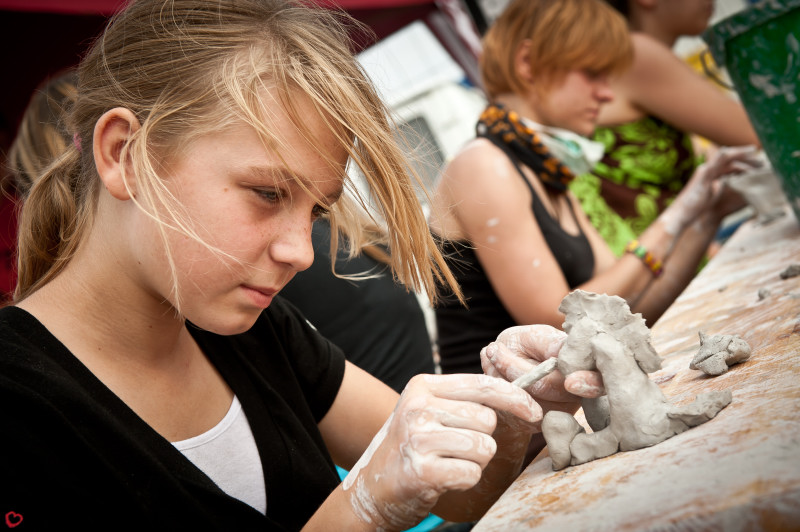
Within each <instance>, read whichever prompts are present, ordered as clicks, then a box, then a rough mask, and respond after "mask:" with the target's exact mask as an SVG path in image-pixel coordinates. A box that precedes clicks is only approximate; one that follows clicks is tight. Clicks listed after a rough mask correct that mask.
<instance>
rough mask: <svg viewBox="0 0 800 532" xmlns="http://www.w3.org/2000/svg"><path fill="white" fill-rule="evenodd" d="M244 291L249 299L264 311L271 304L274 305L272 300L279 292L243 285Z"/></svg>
mask: <svg viewBox="0 0 800 532" xmlns="http://www.w3.org/2000/svg"><path fill="white" fill-rule="evenodd" d="M242 289H244V292H245V294H247V297H249V298H250V301H252V302H253V304H255V306H257V307H259V308H262V309H265V308H267V307H268V306H269V305H270V303H272V298H274V297H275V294H276V293H277V292H278V291H277V290H271V289H268V288H258V287H253V286H247V285H242Z"/></svg>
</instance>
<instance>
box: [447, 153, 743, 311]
mask: <svg viewBox="0 0 800 532" xmlns="http://www.w3.org/2000/svg"><path fill="white" fill-rule="evenodd" d="M751 152H752V150H751V149H750V148H732V149H725V150H720V151H719V153H718V154H717V155H716V156H715V158H714V159H713V161H709V162H708V163H705V164H704V165H703V166H702V167H701V168H699V169H698V170H697V171H696V172H695V175H694V177H693V178H692V180H691V181H690V183H689V184H687V186H686V187H684V190H683V191H682V192H681V193H680V194H679V196H678V197H677V198H676V200H675V201H674V202H673V203H672V205H670V207H668V208H667V209H666V210H665V212H664V213H662V215H661V216H660V217H659V218H658V219H657V220H656V222H655V223H653V224H652V225H651V226H650V227H649V228H648V229H647V230H646V231H645V232H644V233H643V234H642V235H641V237H640V238H639V240H640V243H641V244H642V245H643V246H644V247H645V248H646V249H647V250H649V251H650V252H651V253H652V254H653V255H654V256H655V257H656V258H658V259H660V260H662V261H667V264H666V265H665V269H667V268H669V269H671V270H674V272H673V273H672V274H670V276H669V277H667V278H665V279H664V280H663V281H662V282H661V283H660V285H659V287H660V288H661V289H662V290H663V291H661V292H660V295H659V297H660V298H661V301H660V302H656V300H655V299H654V298H655V296H654V295H652V294H651V296H650V298H648V299H642V300H640V296H641V295H642V294H643V292H644V291H645V290H648V287H649V286H650V285H652V284H653V280H654V277H653V273H652V271H651V270H650V269H649V268H648V267H647V266H646V265H645V264H644V262H643V261H642V260H641V259H639V258H638V257H636V256H634V255H632V254H626V255H625V256H623V257H621V258H620V259H618V260H614V259H613V254H612V253H611V251H610V250H609V249H608V245H607V244H606V243H605V242H604V241H603V240H602V238H600V237H599V235H597V233H596V231H595V230H594V229H593V228H592V227H591V224H590V223H589V222H588V219H587V218H586V215H585V214H584V213H583V212H582V210H581V209H580V207H579V205H578V204H577V202H574V201H573V206H574V208H575V211H576V216H577V218H578V223H580V224H581V226H582V229H583V232H584V234H586V235H587V238H588V239H589V242H590V244H591V246H592V250H593V253H594V256H595V259H596V261H597V262H596V269H595V275H594V276H593V277H592V279H590V280H589V281H587V282H586V283H584V284H582V285H581V286H579V287H577V288H580V289H582V290H586V291H589V292H595V293H606V294H613V295H617V296H620V297H622V298H624V299H626V300H627V301H628V302H629V303H633V302H637V301H639V302H640V304H639V305H636V306H632V309H633V310H634V312H642V314H643V315H644V317H645V318H646V319H648V320H650V321H651V322H652V321H654V320H655V319H656V318H657V317H658V316H660V313H661V312H663V310H664V308H665V307H664V304H665V302H670V303H671V302H672V301H673V300H674V299H675V298H676V297H677V296H678V294H680V292H681V291H682V290H683V288H684V287H685V286H686V284H687V283H688V282H689V280H691V277H692V276H693V275H694V273H695V271H696V266H697V264H698V262H699V260H700V258H701V257H702V253H701V252H700V247H701V246H700V244H699V243H700V242H702V241H703V239H704V238H707V237H708V235H712V236H713V230H714V229H713V228H711V227H705V228H704V229H703V233H702V234H701V235H694V236H693V237H692V239H694V241H695V242H696V244H695V245H691V246H690V245H686V246H677V245H676V243H677V242H678V239H679V238H680V237H681V235H682V233H683V231H684V229H686V228H687V227H688V226H690V224H692V222H694V221H695V220H698V221H700V220H703V221H708V220H707V219H706V218H704V217H701V215H702V214H703V213H704V212H706V211H708V210H709V209H710V208H711V205H712V203H711V200H712V196H713V194H712V187H713V183H714V181H715V180H716V179H717V178H718V177H719V176H721V175H724V174H726V173H730V172H733V171H736V170H738V169H739V168H740V167H739V166H737V165H741V164H742V161H746V160H750V158H751V157H750V156H751V155H753V154H752V153H751ZM751 164H756V163H755V161H751ZM440 189H441V190H440ZM440 192H441V193H442V194H443V195H446V197H447V198H448V201H449V202H450V205H451V207H450V209H451V212H453V213H454V218H455V220H456V222H457V225H458V227H459V230H460V232H461V233H462V236H464V237H466V238H467V239H468V240H469V241H470V242H472V243H473V244H474V245H475V250H476V254H477V255H478V258H479V260H480V261H481V265H482V266H483V268H484V270H485V271H486V274H487V276H488V277H489V280H490V282H491V284H492V287H493V289H494V291H495V293H496V294H497V296H498V297H499V298H500V300H501V301H502V302H503V305H504V306H505V308H506V309H507V310H508V311H509V313H510V314H511V316H512V317H513V318H514V319H515V321H516V322H517V323H520V324H533V323H540V324H548V325H552V326H554V327H561V325H562V323H563V315H562V314H561V313H560V312H559V311H558V306H559V305H560V303H561V300H562V299H563V298H564V297H565V296H566V295H567V294H568V293H569V292H570V288H569V286H568V284H567V282H566V280H565V279H564V276H563V274H562V273H561V269H560V268H559V266H558V263H557V262H556V260H555V258H554V257H553V254H552V253H551V251H550V248H549V246H548V245H547V242H546V241H545V239H544V236H543V235H542V232H541V230H540V229H539V226H538V224H537V223H536V219H535V217H534V215H533V213H532V211H531V195H530V191H529V190H528V188H527V186H526V185H525V184H524V182H523V181H522V177H521V176H520V175H519V173H518V172H517V170H516V168H514V166H513V165H512V164H511V162H510V161H509V160H508V158H507V157H506V155H505V154H504V153H503V152H501V151H500V150H499V149H497V148H495V147H494V146H493V145H491V144H490V143H488V142H486V141H484V142H481V143H480V144H478V143H477V142H476V143H474V145H473V146H472V147H471V148H469V149H468V150H467V151H464V152H462V153H461V154H460V155H459V156H457V157H456V159H455V160H454V161H453V162H452V163H451V164H450V165H449V166H448V168H447V170H446V172H445V174H444V175H443V177H442V182H441V183H440V184H439V187H438V188H437V194H439V193H440ZM567 197H569V196H567ZM570 201H572V200H570ZM561 219H562V224H566V221H567V220H571V215H570V214H569V213H568V211H566V209H565V208H564V209H562V213H561ZM717 223H718V220H717ZM573 225H574V224H573ZM576 231H577V229H576ZM445 236H446V235H445ZM687 242H689V241H688V240H687ZM667 259H668V260H667ZM675 274H677V277H676V276H674V275H675ZM676 279H677V280H679V283H674V281H675V280H676ZM669 281H673V284H669ZM655 293H656V292H653V294H655ZM668 304H669V303H667V305H668Z"/></svg>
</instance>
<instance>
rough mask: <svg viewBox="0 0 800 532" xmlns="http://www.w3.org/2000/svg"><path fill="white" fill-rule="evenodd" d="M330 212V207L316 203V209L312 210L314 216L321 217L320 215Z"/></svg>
mask: <svg viewBox="0 0 800 532" xmlns="http://www.w3.org/2000/svg"><path fill="white" fill-rule="evenodd" d="M330 212H331V211H330V209H328V208H327V207H325V206H323V205H315V206H314V210H313V211H312V213H311V214H312V215H313V216H314V218H319V217H320V216H325V215H327V214H330Z"/></svg>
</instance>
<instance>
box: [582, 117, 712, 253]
mask: <svg viewBox="0 0 800 532" xmlns="http://www.w3.org/2000/svg"><path fill="white" fill-rule="evenodd" d="M594 140H596V141H598V142H602V143H603V144H604V145H605V147H606V152H605V155H604V156H603V159H602V160H601V161H600V162H599V163H598V164H597V166H596V167H595V169H594V171H593V172H592V174H585V175H581V176H579V177H578V178H576V179H575V180H574V181H573V182H572V183H570V190H571V191H572V192H573V194H575V196H577V197H578V200H579V201H580V202H581V206H582V207H583V210H584V211H585V212H586V213H587V214H588V215H589V218H590V219H591V221H592V225H594V226H595V227H596V228H597V230H598V231H599V232H600V235H601V236H602V237H603V238H604V239H605V241H606V242H607V243H608V244H609V246H610V247H611V249H612V250H613V251H614V253H615V254H616V255H617V256H621V255H622V254H623V252H624V250H625V245H626V244H627V243H628V242H629V241H630V240H631V239H632V238H636V237H637V236H639V235H640V234H641V233H642V232H643V231H644V230H645V229H647V227H648V226H649V225H650V224H651V223H653V222H654V221H655V219H656V218H657V217H658V216H659V214H661V212H662V211H663V210H664V209H665V208H666V207H667V206H668V205H669V204H670V202H671V201H672V200H673V199H674V198H675V196H677V194H678V192H680V190H681V189H682V188H683V186H684V185H685V184H686V182H687V181H688V180H689V178H690V177H691V176H692V173H693V172H694V169H695V168H696V166H697V163H698V160H697V158H696V157H695V153H694V148H693V147H692V140H691V137H690V136H689V135H688V134H687V133H685V132H683V131H680V130H678V129H676V128H675V127H673V126H671V125H669V124H667V123H666V122H662V121H661V120H659V119H657V118H655V117H651V116H647V117H644V118H642V119H641V120H638V121H635V122H629V123H625V124H621V125H618V126H613V127H604V128H597V130H596V131H595V133H594Z"/></svg>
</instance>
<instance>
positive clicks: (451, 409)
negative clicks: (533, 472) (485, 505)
mask: <svg viewBox="0 0 800 532" xmlns="http://www.w3.org/2000/svg"><path fill="white" fill-rule="evenodd" d="M496 411H502V412H505V413H508V414H509V415H510V416H512V417H514V418H515V419H516V420H517V423H518V424H519V426H520V427H523V428H525V429H526V430H527V433H528V434H529V433H531V432H533V431H534V430H536V427H539V426H540V424H541V420H542V409H541V408H540V407H539V405H537V404H536V402H534V400H533V399H532V398H531V396H530V395H528V394H527V393H526V392H525V391H523V390H522V389H520V388H518V387H516V386H514V385H512V384H511V383H510V382H507V381H504V380H501V379H497V378H494V377H490V376H487V375H418V376H416V377H414V378H413V379H412V380H411V381H410V382H409V384H408V386H406V389H405V390H404V391H403V393H402V395H401V396H400V400H399V401H398V403H397V407H396V408H395V410H394V412H393V413H392V415H391V416H390V418H389V419H388V420H387V422H386V423H385V424H384V426H383V428H382V429H381V430H380V432H379V433H378V434H377V435H376V436H375V438H374V439H373V440H372V443H371V444H370V446H369V448H368V449H367V451H366V452H365V453H364V455H363V456H362V457H361V459H359V461H358V463H357V464H356V465H355V466H354V467H353V469H352V470H351V471H350V473H349V475H348V476H347V478H346V479H345V481H344V483H343V488H344V490H345V492H346V493H349V495H350V502H351V505H352V507H353V509H354V511H355V513H356V515H358V517H359V518H360V519H361V520H362V521H364V522H367V523H369V524H371V525H375V526H377V527H378V528H381V529H387V530H403V529H406V528H409V527H410V526H413V525H414V524H415V523H417V522H419V521H420V520H422V519H423V518H424V517H425V516H426V515H427V514H428V512H429V511H430V510H431V509H432V508H433V506H434V505H435V504H436V502H437V501H438V499H439V497H440V496H441V495H442V494H443V493H445V492H447V491H450V490H462V491H463V490H468V489H470V488H472V487H473V486H475V485H476V484H477V483H478V482H479V481H480V480H481V476H482V473H483V470H484V468H485V467H486V466H487V464H488V463H489V461H490V460H492V458H493V457H494V455H495V452H496V450H497V443H496V442H495V440H494V439H493V438H492V433H493V432H494V430H495V427H496V426H497V413H496Z"/></svg>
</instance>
